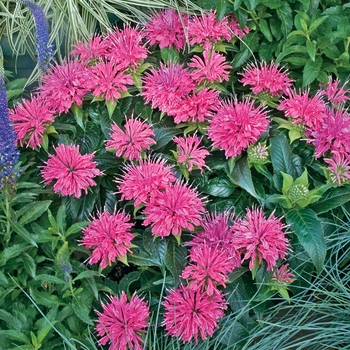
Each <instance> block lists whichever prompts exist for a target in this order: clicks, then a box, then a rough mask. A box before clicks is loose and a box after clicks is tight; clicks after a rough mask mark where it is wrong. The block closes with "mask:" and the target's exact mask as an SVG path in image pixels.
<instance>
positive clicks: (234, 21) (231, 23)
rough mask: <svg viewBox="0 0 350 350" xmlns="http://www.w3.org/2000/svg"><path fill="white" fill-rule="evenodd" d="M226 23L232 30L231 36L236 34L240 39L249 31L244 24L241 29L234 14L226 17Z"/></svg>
mask: <svg viewBox="0 0 350 350" xmlns="http://www.w3.org/2000/svg"><path fill="white" fill-rule="evenodd" d="M228 25H229V28H230V29H231V30H232V31H233V36H237V37H238V38H240V39H242V38H244V37H245V36H246V35H247V34H248V33H249V32H250V29H249V28H248V27H247V26H244V28H243V29H241V27H240V26H239V23H238V21H237V18H236V17H235V16H234V15H231V16H229V17H228Z"/></svg>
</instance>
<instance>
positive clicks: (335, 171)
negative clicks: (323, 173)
mask: <svg viewBox="0 0 350 350" xmlns="http://www.w3.org/2000/svg"><path fill="white" fill-rule="evenodd" d="M323 160H324V161H325V162H326V163H327V164H329V165H330V166H329V167H328V168H327V170H328V172H329V178H330V180H331V181H332V182H333V183H337V184H338V185H339V186H341V185H343V184H344V183H349V180H350V154H346V155H345V154H344V153H339V152H337V151H333V152H332V158H324V159H323Z"/></svg>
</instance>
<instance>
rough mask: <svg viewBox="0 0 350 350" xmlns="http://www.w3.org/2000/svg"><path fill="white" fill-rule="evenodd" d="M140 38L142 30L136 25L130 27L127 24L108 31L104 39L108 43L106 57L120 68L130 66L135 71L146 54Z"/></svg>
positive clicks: (141, 37)
mask: <svg viewBox="0 0 350 350" xmlns="http://www.w3.org/2000/svg"><path fill="white" fill-rule="evenodd" d="M142 40H143V33H142V31H140V30H139V28H138V27H136V28H131V27H130V26H129V25H125V26H124V28H123V29H117V30H116V31H113V32H111V33H109V34H108V36H107V37H106V38H105V41H107V42H108V43H109V48H108V52H107V55H106V57H107V59H109V60H110V61H112V62H113V63H115V64H116V65H118V66H119V67H120V68H121V69H125V68H130V69H131V70H133V71H135V70H136V68H137V67H138V66H139V64H140V63H141V62H142V61H143V60H144V59H145V58H147V55H148V50H147V48H146V47H145V44H143V42H142Z"/></svg>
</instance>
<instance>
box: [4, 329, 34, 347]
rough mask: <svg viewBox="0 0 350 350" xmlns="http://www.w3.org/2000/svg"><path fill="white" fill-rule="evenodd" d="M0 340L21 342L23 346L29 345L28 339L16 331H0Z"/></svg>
mask: <svg viewBox="0 0 350 350" xmlns="http://www.w3.org/2000/svg"><path fill="white" fill-rule="evenodd" d="M0 338H1V339H4V338H8V339H10V340H15V341H21V342H22V343H24V344H31V342H30V340H29V338H27V336H26V335H25V334H24V333H22V332H20V331H18V330H15V331H14V330H0Z"/></svg>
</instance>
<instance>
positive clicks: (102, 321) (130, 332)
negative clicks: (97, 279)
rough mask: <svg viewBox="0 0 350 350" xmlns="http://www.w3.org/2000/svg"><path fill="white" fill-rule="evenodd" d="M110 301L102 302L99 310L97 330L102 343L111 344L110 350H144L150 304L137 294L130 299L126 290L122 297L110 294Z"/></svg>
mask: <svg viewBox="0 0 350 350" xmlns="http://www.w3.org/2000/svg"><path fill="white" fill-rule="evenodd" d="M108 298H109V301H110V302H109V303H108V304H104V303H102V308H103V310H102V312H97V314H98V320H97V323H98V324H97V326H96V331H97V334H98V336H99V337H101V339H100V341H99V343H100V344H101V345H106V344H107V343H108V344H109V345H110V347H109V350H130V349H132V350H142V349H144V346H143V343H144V340H143V338H142V335H143V334H144V333H146V330H147V327H148V322H147V319H148V318H149V316H150V312H149V308H148V305H147V303H146V302H145V301H143V300H142V299H140V298H139V297H138V296H137V295H135V294H134V295H133V296H132V297H131V299H130V301H128V300H127V296H126V294H125V292H124V291H122V294H121V296H120V298H118V297H115V296H109V297H108Z"/></svg>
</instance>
